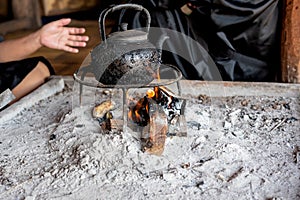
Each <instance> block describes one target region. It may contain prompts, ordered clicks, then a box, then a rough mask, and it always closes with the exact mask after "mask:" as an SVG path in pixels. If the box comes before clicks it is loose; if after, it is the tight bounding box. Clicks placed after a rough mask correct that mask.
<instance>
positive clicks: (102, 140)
mask: <svg viewBox="0 0 300 200" xmlns="http://www.w3.org/2000/svg"><path fill="white" fill-rule="evenodd" d="M72 84H73V83H72V81H66V87H65V89H64V90H63V91H62V92H60V93H58V94H56V95H54V96H51V97H49V98H47V99H44V100H42V101H40V102H39V103H38V104H36V105H34V106H32V107H28V108H24V110H22V111H21V112H20V113H18V115H17V116H16V117H14V118H13V119H11V120H9V121H6V122H3V123H1V124H0V132H1V134H0V157H1V162H0V199H7V200H9V199H26V200H32V199H299V198H300V189H299V188H300V179H299V177H300V171H299V167H300V161H299V159H300V155H299V154H300V132H299V127H300V122H299V120H300V108H299V101H300V98H299V96H298V97H297V95H295V96H293V95H286V96H285V93H282V94H281V96H278V95H277V96H270V95H268V96H265V95H258V96H255V95H253V96H251V95H250V96H249V95H247V96H245V95H233V96H220V97H218V96H215V97H212V96H210V95H208V94H204V93H202V92H201V91H200V90H199V91H198V90H197V85H195V86H194V89H195V90H194V91H193V94H187V95H186V97H187V98H188V99H189V100H188V101H187V104H186V109H185V117H186V121H187V125H188V134H187V137H168V138H167V140H166V144H165V150H164V153H163V155H162V156H154V155H149V154H146V153H143V152H142V151H141V141H140V138H139V134H138V133H134V132H131V131H130V130H129V131H128V132H124V133H123V132H120V131H112V132H110V133H107V132H104V131H103V130H102V129H101V127H100V126H99V123H98V122H97V121H96V120H95V119H92V117H91V108H92V107H91V105H85V106H81V107H75V108H72V97H73V95H74V94H73V92H74V91H73V90H72ZM114 95H115V96H116V99H120V98H119V97H120V96H121V94H120V93H119V92H118V91H117V92H115V93H114ZM87 96H89V95H87ZM98 97H101V98H103V99H105V98H107V95H106V94H103V93H101V94H100V93H99V95H98ZM114 112H115V113H114V114H115V116H120V113H119V114H118V113H117V112H118V111H117V110H116V111H114ZM0 114H1V113H0Z"/></svg>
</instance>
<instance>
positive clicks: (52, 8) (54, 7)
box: [42, 0, 100, 16]
mask: <svg viewBox="0 0 300 200" xmlns="http://www.w3.org/2000/svg"><path fill="white" fill-rule="evenodd" d="M99 4H100V0H85V1H82V0H42V7H43V15H45V16H51V15H60V14H66V13H71V12H76V11H82V10H87V9H90V8H93V7H95V6H97V5H99Z"/></svg>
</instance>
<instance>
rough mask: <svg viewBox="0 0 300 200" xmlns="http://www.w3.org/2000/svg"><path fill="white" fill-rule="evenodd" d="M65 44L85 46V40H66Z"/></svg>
mask: <svg viewBox="0 0 300 200" xmlns="http://www.w3.org/2000/svg"><path fill="white" fill-rule="evenodd" d="M66 45H68V46H71V47H85V46H86V42H79V41H71V40H68V41H67V42H66Z"/></svg>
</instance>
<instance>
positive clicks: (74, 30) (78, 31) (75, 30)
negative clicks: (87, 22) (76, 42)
mask: <svg viewBox="0 0 300 200" xmlns="http://www.w3.org/2000/svg"><path fill="white" fill-rule="evenodd" d="M68 30H69V33H70V34H73V35H74V34H82V33H85V28H72V27H70V28H68Z"/></svg>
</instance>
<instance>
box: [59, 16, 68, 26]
mask: <svg viewBox="0 0 300 200" xmlns="http://www.w3.org/2000/svg"><path fill="white" fill-rule="evenodd" d="M56 23H57V24H58V25H59V26H66V25H68V24H70V23H71V19H70V18H63V19H60V20H58V21H56Z"/></svg>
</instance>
